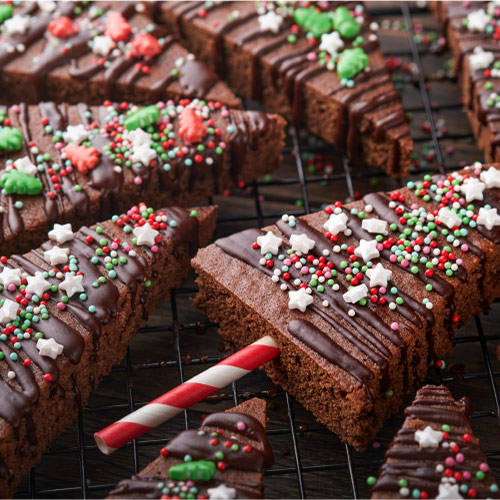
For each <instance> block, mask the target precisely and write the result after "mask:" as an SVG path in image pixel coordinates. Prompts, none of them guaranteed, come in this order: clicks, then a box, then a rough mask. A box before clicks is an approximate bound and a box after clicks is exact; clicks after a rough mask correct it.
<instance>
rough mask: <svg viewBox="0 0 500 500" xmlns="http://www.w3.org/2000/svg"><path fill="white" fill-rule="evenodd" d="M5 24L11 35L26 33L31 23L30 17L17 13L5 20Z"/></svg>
mask: <svg viewBox="0 0 500 500" xmlns="http://www.w3.org/2000/svg"><path fill="white" fill-rule="evenodd" d="M3 25H4V28H5V29H6V30H7V33H8V34H9V35H24V34H25V33H26V31H27V29H28V27H29V25H30V17H29V16H20V15H19V14H16V15H15V16H13V17H11V18H10V19H7V20H6V21H4V23H3Z"/></svg>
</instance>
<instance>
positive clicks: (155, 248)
mask: <svg viewBox="0 0 500 500" xmlns="http://www.w3.org/2000/svg"><path fill="white" fill-rule="evenodd" d="M151 251H152V252H153V253H156V252H158V246H157V245H153V246H152V247H151Z"/></svg>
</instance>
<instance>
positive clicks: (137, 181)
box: [134, 177, 142, 185]
mask: <svg viewBox="0 0 500 500" xmlns="http://www.w3.org/2000/svg"><path fill="white" fill-rule="evenodd" d="M134 184H137V185H139V184H142V179H141V178H140V177H134Z"/></svg>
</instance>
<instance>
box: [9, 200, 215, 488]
mask: <svg viewBox="0 0 500 500" xmlns="http://www.w3.org/2000/svg"><path fill="white" fill-rule="evenodd" d="M216 214H217V209H216V208H214V207H202V208H196V209H192V210H186V209H184V208H178V207H171V208H166V209H161V210H157V211H154V210H153V209H150V208H148V207H147V206H146V205H145V204H144V203H142V204H140V205H138V206H135V207H133V208H132V209H130V210H128V211H127V212H126V213H125V214H124V215H121V216H118V215H117V216H115V217H113V218H112V219H111V220H107V221H105V222H102V223H100V224H97V225H95V226H91V227H83V228H81V229H80V231H78V232H73V231H72V228H71V225H70V224H55V225H54V228H53V229H52V230H51V231H50V232H49V240H48V241H47V242H45V243H44V244H43V245H42V246H41V247H40V248H38V249H36V250H32V251H30V252H28V253H26V254H24V255H13V256H11V257H10V258H7V257H1V258H0V283H1V287H0V324H1V328H2V330H1V332H0V402H1V403H0V496H1V497H2V498H10V497H11V495H12V494H13V493H14V491H15V488H16V486H17V484H18V482H19V480H20V479H21V477H22V476H23V475H24V474H26V473H27V472H28V471H29V470H30V469H31V467H33V465H35V463H36V462H37V461H38V460H39V459H40V457H41V456H42V454H43V452H44V451H45V449H46V448H47V446H48V444H49V443H50V442H51V441H52V440H53V439H54V438H55V437H56V436H58V435H59V434H60V433H61V432H62V431H63V430H64V429H65V427H66V426H68V425H69V424H71V423H72V422H73V421H74V419H75V417H76V415H77V411H78V409H79V408H80V409H82V408H83V407H84V406H85V405H86V404H87V401H88V397H89V395H90V393H91V391H92V390H93V389H95V387H96V386H97V384H98V383H99V382H100V380H101V378H102V377H103V376H104V375H106V374H107V373H109V371H110V370H111V367H112V366H113V365H114V364H116V363H118V362H119V361H120V360H121V359H122V358H123V356H124V355H125V352H126V349H127V345H128V343H129V341H130V340H131V338H132V337H133V335H135V334H136V333H137V330H138V328H139V327H140V326H141V325H143V324H144V322H145V321H146V319H147V317H148V314H149V313H150V312H152V311H153V310H154V309H155V308H156V307H157V305H158V303H159V301H160V299H162V298H166V297H167V296H168V295H169V293H170V290H171V288H172V287H175V286H178V285H179V284H180V281H181V279H182V278H183V277H185V276H186V275H187V274H188V273H189V270H190V266H189V259H190V258H191V256H192V255H193V254H194V253H195V252H196V249H197V248H198V247H199V245H205V244H207V242H208V241H209V239H210V237H211V235H212V231H213V230H214V227H215V219H216Z"/></svg>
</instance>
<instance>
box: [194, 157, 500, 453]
mask: <svg viewBox="0 0 500 500" xmlns="http://www.w3.org/2000/svg"><path fill="white" fill-rule="evenodd" d="M499 188H500V170H499V169H498V165H486V166H482V165H480V164H475V165H473V166H472V167H469V168H467V169H465V170H462V171H460V172H454V173H452V174H449V175H448V176H446V177H443V176H430V175H429V176H426V177H425V179H424V180H423V181H422V182H410V183H408V185H407V187H406V188H403V189H401V190H399V191H394V192H392V193H374V194H370V195H367V196H365V197H364V198H363V199H362V200H360V201H357V202H353V203H349V204H347V205H342V203H340V202H338V203H335V204H334V205H332V206H329V207H327V208H326V209H325V210H324V211H322V212H319V213H315V214H311V215H307V216H304V217H299V218H295V217H293V216H284V217H283V218H282V219H281V220H280V221H278V222H277V223H276V224H275V225H273V226H269V227H266V228H264V229H263V230H258V229H249V230H246V231H243V232H242V233H238V234H236V235H233V236H230V237H228V238H223V239H221V240H218V241H217V242H216V243H215V244H213V245H211V246H209V247H207V248H205V249H202V250H200V251H199V252H198V254H197V256H196V257H195V259H193V265H194V267H195V269H196V271H197V272H198V274H199V277H198V284H199V286H200V292H199V295H198V297H197V299H196V304H197V305H198V306H199V307H200V308H201V309H202V310H204V311H205V312H206V313H207V315H208V316H209V318H210V319H211V320H213V321H216V322H218V323H219V324H220V332H221V334H222V335H223V336H224V337H225V338H227V339H229V340H231V341H232V342H234V343H235V344H236V345H238V346H244V345H247V344H249V343H250V342H253V341H255V340H256V339H257V338H260V337H261V336H264V335H271V336H272V337H273V338H274V339H275V340H276V341H277V342H278V344H279V347H280V350H281V356H280V357H279V358H278V359H276V360H273V361H271V362H270V363H268V364H267V365H266V367H265V368H266V371H267V373H268V374H269V376H270V377H271V378H272V379H273V381H275V382H276V383H278V384H280V385H281V386H282V387H283V388H284V389H286V390H287V391H289V392H290V393H291V394H292V395H294V396H295V397H296V398H297V400H298V401H299V402H301V403H302V404H303V405H304V407H306V408H307V409H309V410H310V411H311V412H312V413H314V415H315V416H316V417H317V419H318V420H319V421H320V422H322V423H324V424H325V425H326V426H327V427H328V428H329V429H331V430H332V431H334V432H335V433H337V434H338V435H339V436H340V437H341V438H342V439H343V440H344V441H346V442H348V443H350V444H352V445H353V446H355V447H356V448H357V449H359V450H362V449H363V448H364V447H365V446H366V444H367V442H368V441H369V440H370V439H371V438H373V436H374V435H375V433H376V432H377V431H378V429H380V427H381V425H382V423H383V421H384V420H385V419H386V418H387V417H388V416H389V415H390V414H391V413H392V412H394V411H396V410H397V408H398V407H399V406H400V404H401V402H402V399H403V396H404V395H406V394H408V393H411V391H413V390H414V389H415V388H416V386H417V385H418V384H420V383H421V382H422V380H423V377H424V375H425V373H426V369H427V361H428V359H429V357H434V358H438V359H439V358H441V357H443V356H444V355H445V354H447V353H449V352H450V351H451V350H452V346H453V334H454V330H455V328H456V326H457V325H459V324H461V323H466V322H467V321H468V319H469V317H470V316H471V315H473V314H477V313H480V312H481V311H484V310H485V309H487V307H488V304H489V303H491V301H492V300H493V299H494V298H496V297H499V296H500V285H499V283H498V279H497V276H498V272H499V271H500V254H499V253H498V250H497V246H496V245H497V244H498V243H499V242H500V227H499V226H500V215H498V209H499V208H500V199H499V195H500V191H499ZM235 277H237V278H236V279H235Z"/></svg>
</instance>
